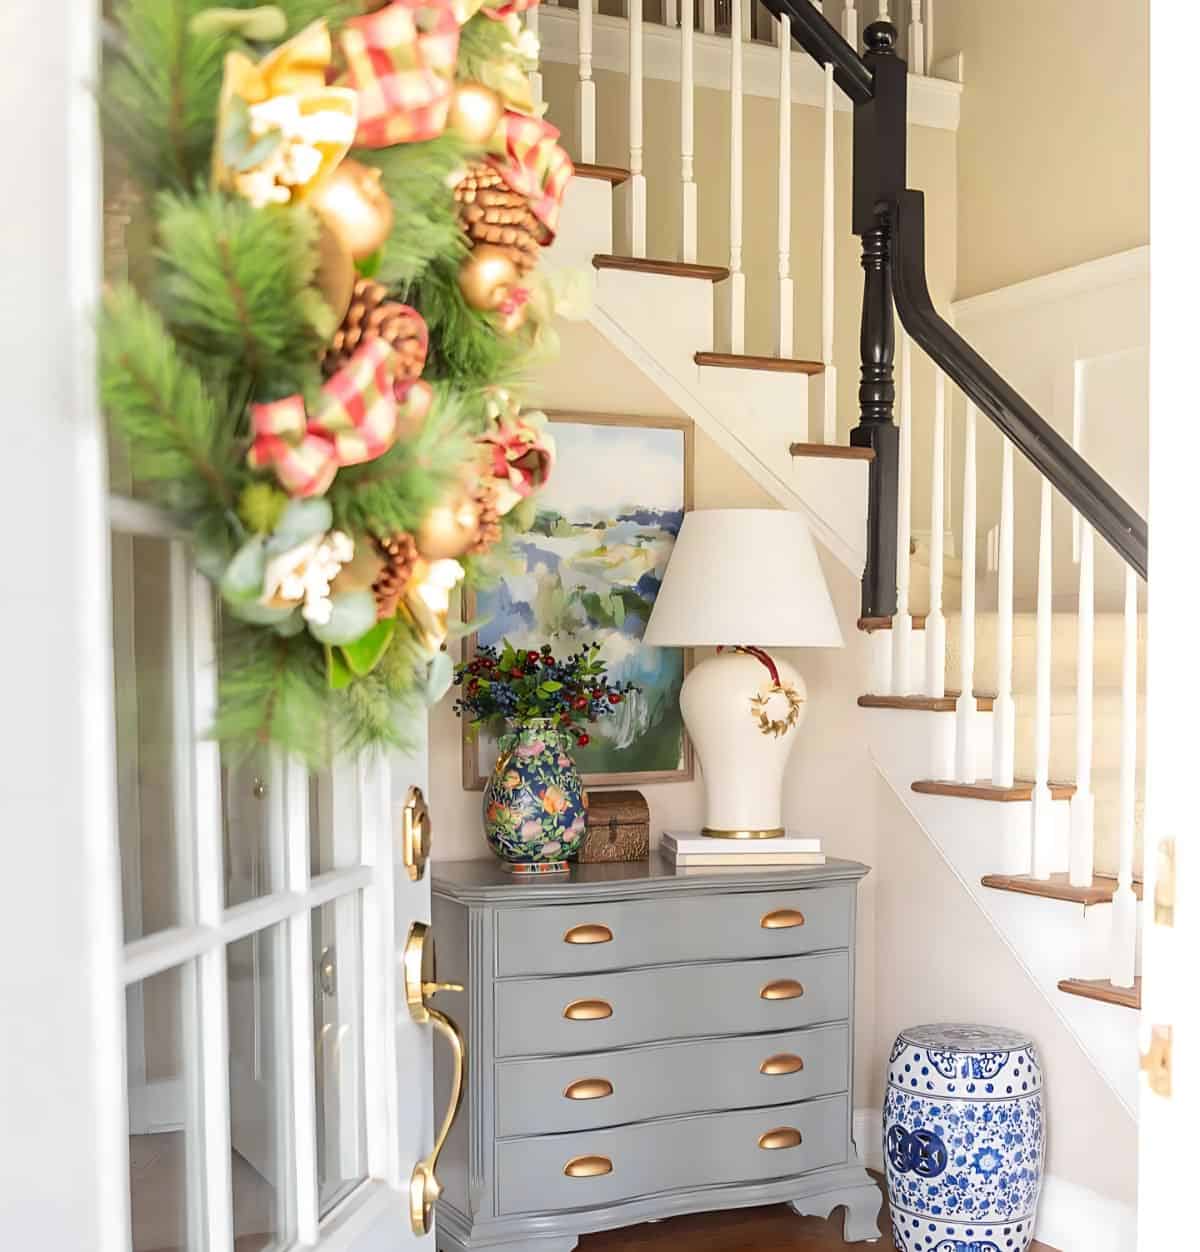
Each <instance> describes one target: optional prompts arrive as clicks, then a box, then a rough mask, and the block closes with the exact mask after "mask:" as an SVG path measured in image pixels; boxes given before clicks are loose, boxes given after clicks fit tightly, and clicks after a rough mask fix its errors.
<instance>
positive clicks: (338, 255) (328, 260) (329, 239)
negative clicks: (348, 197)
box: [313, 221, 358, 326]
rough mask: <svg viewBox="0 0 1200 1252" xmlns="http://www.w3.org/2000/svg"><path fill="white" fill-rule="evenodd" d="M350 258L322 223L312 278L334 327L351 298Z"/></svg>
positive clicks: (352, 273)
mask: <svg viewBox="0 0 1200 1252" xmlns="http://www.w3.org/2000/svg"><path fill="white" fill-rule="evenodd" d="M357 277H358V275H357V274H356V273H355V271H354V258H353V257H352V256H351V255H350V253H349V251H348V250H347V248H346V245H345V244H344V243H343V242H342V241H341V239H340V238H339V237H338V235H337V234H336V233H335V232H334V231H333V229H332V228H331V227H330V226H329V225H328V224H327V223H326V222H324V221H322V223H321V233H320V234H319V235H318V236H317V273H316V277H315V278H314V280H313V281H314V282H315V283H316V286H317V290H318V291H319V292H320V293H321V295H322V296H323V297H324V299H325V303H326V304H328V305H329V307H330V309H332V311H333V324H334V325H335V326H338V325H340V324H341V322H342V320H343V319H344V318H345V316H346V314H347V312H348V311H349V309H350V301H351V300H352V299H353V298H354V282H355V279H356V278H357Z"/></svg>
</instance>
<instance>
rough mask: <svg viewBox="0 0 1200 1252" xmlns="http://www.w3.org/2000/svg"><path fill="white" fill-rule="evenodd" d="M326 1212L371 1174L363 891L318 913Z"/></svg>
mask: <svg viewBox="0 0 1200 1252" xmlns="http://www.w3.org/2000/svg"><path fill="white" fill-rule="evenodd" d="M312 947H313V960H314V961H315V962H316V977H315V978H314V979H313V997H314V1001H313V1010H314V1011H313V1021H314V1023H315V1027H316V1040H315V1057H316V1084H317V1172H318V1178H319V1183H320V1206H321V1216H322V1217H324V1215H325V1214H326V1213H328V1212H329V1210H330V1209H331V1208H333V1206H334V1205H335V1204H336V1203H337V1202H338V1201H339V1200H340V1199H341V1198H342V1197H343V1196H344V1195H346V1193H347V1192H348V1191H350V1190H352V1189H353V1188H354V1187H355V1186H356V1185H357V1184H358V1183H360V1182H362V1181H363V1180H364V1179H365V1178H366V1176H367V1138H366V1120H367V1119H366V1096H365V1090H364V1082H363V1008H362V914H361V908H360V901H359V894H358V892H354V893H353V894H352V895H348V896H340V897H339V898H338V899H336V900H333V901H331V902H330V903H329V904H326V905H323V906H322V907H321V908H319V909H314V910H313V913H312Z"/></svg>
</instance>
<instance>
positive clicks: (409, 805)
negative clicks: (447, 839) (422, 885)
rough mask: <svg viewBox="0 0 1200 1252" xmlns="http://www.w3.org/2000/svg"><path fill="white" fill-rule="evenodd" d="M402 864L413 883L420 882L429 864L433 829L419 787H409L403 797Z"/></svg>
mask: <svg viewBox="0 0 1200 1252" xmlns="http://www.w3.org/2000/svg"><path fill="white" fill-rule="evenodd" d="M403 821H404V852H403V858H404V864H405V865H406V866H407V867H408V876H409V878H411V879H412V880H413V882H420V881H421V879H422V878H423V877H424V876H425V866H426V865H427V864H428V863H429V845H430V840H431V838H432V835H433V828H432V824H431V821H430V817H429V805H428V804H426V803H425V796H424V794H423V793H422V791H421V788H420V787H409V789H408V795H407V796H405V797H404V818H403Z"/></svg>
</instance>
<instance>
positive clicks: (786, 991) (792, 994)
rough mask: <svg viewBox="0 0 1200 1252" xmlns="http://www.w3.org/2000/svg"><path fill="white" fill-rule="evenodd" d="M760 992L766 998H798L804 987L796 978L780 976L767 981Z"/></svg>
mask: <svg viewBox="0 0 1200 1252" xmlns="http://www.w3.org/2000/svg"><path fill="white" fill-rule="evenodd" d="M758 994H759V996H760V997H761V998H762V999H764V1000H798V999H799V998H800V997H801V996H802V995H803V994H804V988H803V987H802V986H801V985H800V984H799V983H798V982H797V981H796V980H795V979H794V978H779V979H777V980H776V981H775V982H769V983H767V985H766V986H765V987H764V988H763V989H762V990H761V991H760V992H759V993H758Z"/></svg>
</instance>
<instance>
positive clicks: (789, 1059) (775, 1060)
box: [758, 1052, 804, 1075]
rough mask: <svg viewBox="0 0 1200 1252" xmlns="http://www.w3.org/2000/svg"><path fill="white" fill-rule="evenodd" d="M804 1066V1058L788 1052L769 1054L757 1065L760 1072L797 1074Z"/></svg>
mask: <svg viewBox="0 0 1200 1252" xmlns="http://www.w3.org/2000/svg"><path fill="white" fill-rule="evenodd" d="M803 1068H804V1059H803V1058H802V1057H799V1056H793V1055H792V1053H790V1052H779V1053H777V1054H776V1055H775V1056H769V1057H767V1059H766V1060H765V1061H763V1063H762V1064H761V1065H760V1066H759V1067H758V1072H759V1073H760V1074H770V1075H774V1074H798V1073H799V1072H800V1071H801V1070H802V1069H803Z"/></svg>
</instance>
